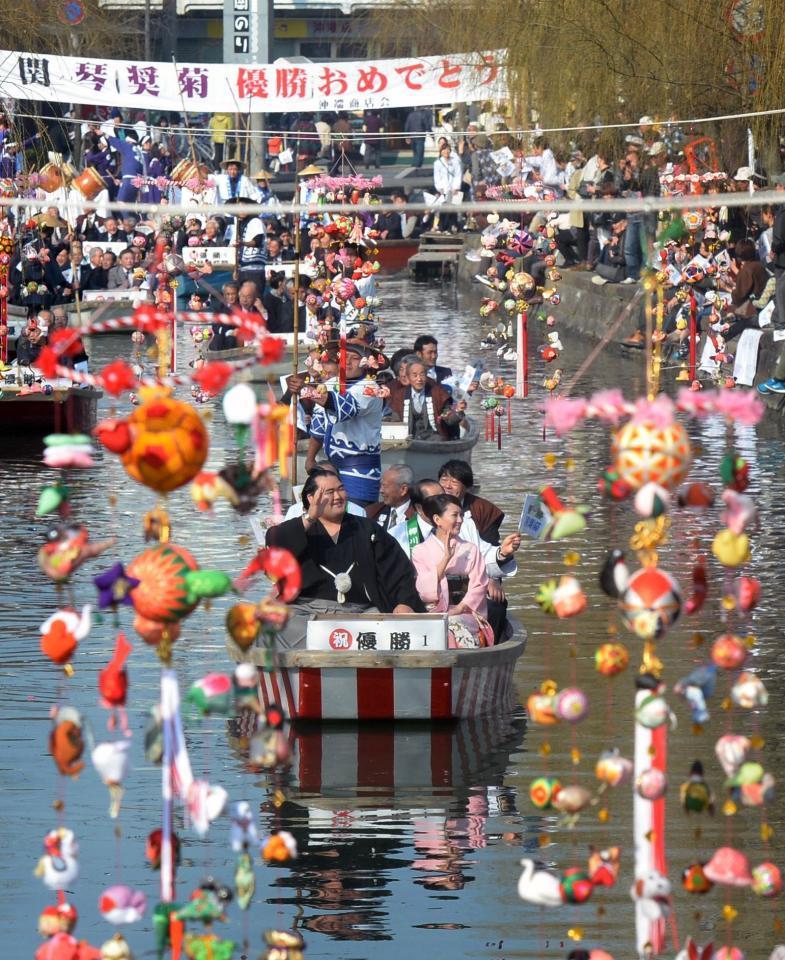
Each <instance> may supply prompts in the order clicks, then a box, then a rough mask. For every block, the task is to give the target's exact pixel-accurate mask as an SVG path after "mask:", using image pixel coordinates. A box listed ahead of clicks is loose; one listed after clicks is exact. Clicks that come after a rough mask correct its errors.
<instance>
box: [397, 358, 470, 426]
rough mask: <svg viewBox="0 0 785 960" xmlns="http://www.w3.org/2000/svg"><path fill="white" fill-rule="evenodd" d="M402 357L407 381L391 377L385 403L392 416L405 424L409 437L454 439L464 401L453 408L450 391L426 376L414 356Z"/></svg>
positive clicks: (462, 411)
mask: <svg viewBox="0 0 785 960" xmlns="http://www.w3.org/2000/svg"><path fill="white" fill-rule="evenodd" d="M405 359H406V360H407V362H406V365H405V370H406V374H405V376H406V380H407V383H406V384H403V383H401V381H400V380H394V381H393V382H392V383H391V384H390V397H389V399H388V401H387V405H388V406H389V408H390V410H391V411H392V415H393V419H394V420H400V421H401V422H402V423H405V424H407V426H408V430H409V436H411V437H415V438H416V439H418V440H428V439H429V438H434V437H442V438H443V439H445V440H454V439H456V438H457V437H458V435H459V433H460V425H461V421H462V420H463V418H464V411H465V409H466V404H465V402H464V401H460V402H459V403H458V404H456V405H455V407H454V408H453V403H452V398H451V397H450V394H449V393H448V392H447V391H446V390H445V389H444V387H441V386H439V384H438V383H436V382H435V381H433V380H431V379H430V378H429V377H428V375H427V373H426V370H425V364H424V363H423V361H422V360H420V358H419V357H416V356H415V357H413V358H411V359H409V358H405ZM402 366H403V364H402Z"/></svg>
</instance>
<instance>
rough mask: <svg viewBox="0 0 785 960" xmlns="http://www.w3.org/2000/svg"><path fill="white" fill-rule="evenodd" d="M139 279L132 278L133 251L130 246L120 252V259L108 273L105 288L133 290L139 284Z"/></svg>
mask: <svg viewBox="0 0 785 960" xmlns="http://www.w3.org/2000/svg"><path fill="white" fill-rule="evenodd" d="M140 283H141V281H138V282H137V281H135V280H134V252H133V250H131V249H130V248H129V249H127V250H123V252H122V253H121V254H120V261H119V263H117V264H116V265H115V266H114V267H112V268H111V270H110V271H109V273H108V276H107V284H106V285H107V289H109V290H133V289H135V288H136V287H138V286H139V285H140Z"/></svg>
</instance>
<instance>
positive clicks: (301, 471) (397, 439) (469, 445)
mask: <svg viewBox="0 0 785 960" xmlns="http://www.w3.org/2000/svg"><path fill="white" fill-rule="evenodd" d="M464 422H465V423H466V428H467V429H466V433H465V434H464V435H463V436H462V437H460V438H459V439H457V440H444V439H443V438H442V437H435V438H434V439H432V440H416V439H414V438H413V437H410V436H408V434H407V433H406V427H405V426H404V425H403V424H400V423H389V422H384V423H382V442H381V447H382V471H385V470H386V469H387V468H388V467H391V466H393V464H398V463H405V464H406V465H407V466H409V467H411V468H412V470H413V471H414V479H415V480H424V479H426V478H428V479H435V478H436V477H437V476H438V473H439V467H441V465H442V464H443V463H445V461H447V460H454V459H458V460H465V461H466V462H467V463H471V462H472V451H473V450H474V448H475V447H476V446H477V441H478V440H479V439H480V425H479V423H478V421H477V420H475V419H474V418H472V417H466V420H465V421H464ZM307 451H308V441H307V440H300V441H299V442H298V444H297V476H298V477H305V456H306V453H307Z"/></svg>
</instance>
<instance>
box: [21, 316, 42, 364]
mask: <svg viewBox="0 0 785 960" xmlns="http://www.w3.org/2000/svg"><path fill="white" fill-rule="evenodd" d="M49 317H50V315H49V311H48V310H42V311H41V312H40V313H39V314H38V319H36V318H35V317H30V318H29V320H28V321H27V324H26V325H25V327H24V329H23V330H22V333H21V334H20V336H18V337H17V339H16V362H17V363H18V364H19V365H20V366H25V367H29V366H31V365H32V364H34V363H35V362H36V360H37V359H38V356H39V354H40V353H41V350H42V348H43V347H44V346H45V345H46V336H45V334H44V331H43V329H42V325H43V324H45V323H47V322H48V321H49ZM39 321H40V324H39Z"/></svg>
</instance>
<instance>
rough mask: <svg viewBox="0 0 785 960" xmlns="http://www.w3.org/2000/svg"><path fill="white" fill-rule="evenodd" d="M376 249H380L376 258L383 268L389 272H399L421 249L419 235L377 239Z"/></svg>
mask: <svg viewBox="0 0 785 960" xmlns="http://www.w3.org/2000/svg"><path fill="white" fill-rule="evenodd" d="M376 249H377V250H378V251H379V253H378V254H377V257H376V259H377V260H378V261H379V263H380V264H381V267H382V270H385V271H387V272H390V273H392V272H394V271H395V272H397V271H398V270H403V268H404V267H405V266H406V264H407V263H408V262H409V258H410V257H413V256H414V255H415V253H417V251H418V250H419V249H420V240H419V237H405V238H404V239H402V240H377V241H376Z"/></svg>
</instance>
